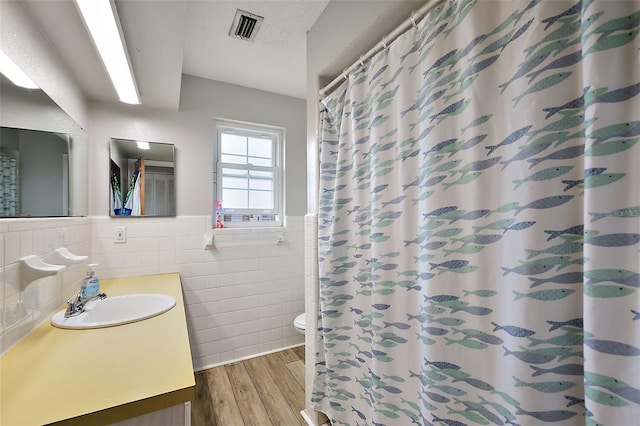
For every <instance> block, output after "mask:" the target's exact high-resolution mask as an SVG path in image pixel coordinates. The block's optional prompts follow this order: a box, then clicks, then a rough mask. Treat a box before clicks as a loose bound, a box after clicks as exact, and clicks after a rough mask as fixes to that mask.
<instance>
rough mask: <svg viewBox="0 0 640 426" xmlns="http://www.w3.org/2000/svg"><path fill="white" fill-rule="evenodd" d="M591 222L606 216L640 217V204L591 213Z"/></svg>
mask: <svg viewBox="0 0 640 426" xmlns="http://www.w3.org/2000/svg"><path fill="white" fill-rule="evenodd" d="M589 215H591V222H595V221H596V220H600V219H603V218H605V217H615V218H629V217H632V218H633V217H640V206H634V207H626V208H623V209H617V210H612V211H608V212H604V213H589Z"/></svg>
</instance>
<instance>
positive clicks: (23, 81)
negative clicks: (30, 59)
mask: <svg viewBox="0 0 640 426" xmlns="http://www.w3.org/2000/svg"><path fill="white" fill-rule="evenodd" d="M0 73H2V74H3V75H4V76H5V77H7V78H8V79H9V80H11V82H12V83H13V84H15V85H16V86H20V87H24V88H25V89H39V88H40V87H38V85H37V84H36V83H34V82H33V80H31V79H30V78H29V77H28V76H27V75H26V74H25V73H24V72H23V71H22V70H21V69H20V68H19V67H18V66H17V65H16V64H15V63H14V62H13V61H12V60H11V59H9V57H8V56H7V55H6V54H5V53H4V52H3V51H2V50H0Z"/></svg>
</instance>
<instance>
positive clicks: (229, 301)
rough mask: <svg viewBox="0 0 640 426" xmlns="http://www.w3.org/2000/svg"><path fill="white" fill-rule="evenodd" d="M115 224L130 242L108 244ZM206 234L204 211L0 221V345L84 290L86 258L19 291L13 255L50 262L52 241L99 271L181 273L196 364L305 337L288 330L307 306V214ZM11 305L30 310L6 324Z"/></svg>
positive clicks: (113, 273)
mask: <svg viewBox="0 0 640 426" xmlns="http://www.w3.org/2000/svg"><path fill="white" fill-rule="evenodd" d="M116 227H125V228H126V236H127V241H126V243H124V244H120V243H115V242H114V235H115V228H116ZM227 231H229V232H227ZM210 232H211V217H210V216H179V217H175V218H127V219H112V218H109V217H89V218H60V219H42V220H40V219H7V220H2V221H0V250H2V252H1V253H0V260H1V261H2V265H0V266H2V268H1V269H0V280H1V283H2V285H1V286H0V300H1V301H2V304H1V305H0V308H1V309H2V312H1V315H0V323H1V324H2V328H1V329H0V352H3V351H5V350H7V349H8V348H9V347H11V346H12V345H13V344H15V343H16V342H17V341H18V340H20V339H21V338H22V337H23V336H24V335H26V334H27V333H28V332H30V331H31V330H32V329H33V328H34V327H35V325H37V324H38V323H39V322H41V321H43V320H44V319H45V318H47V317H48V316H49V315H50V314H51V313H53V312H54V311H55V310H56V309H58V308H59V307H60V306H61V305H62V303H64V301H65V300H66V299H67V298H68V297H70V296H71V295H72V294H73V293H74V292H75V291H77V289H78V288H79V287H80V283H81V281H82V278H83V276H84V273H85V270H86V266H85V265H84V264H82V265H74V266H72V267H70V268H68V269H67V270H66V271H64V272H63V273H61V274H59V275H57V276H55V277H50V278H45V279H41V280H38V281H36V282H34V283H33V284H32V285H30V286H29V287H28V288H27V290H25V291H23V292H20V291H19V284H17V283H18V282H19V259H20V258H21V257H23V256H27V255H31V254H37V255H39V256H41V257H42V258H43V259H44V260H45V261H46V260H47V258H48V257H49V256H50V255H51V254H52V253H53V251H54V250H55V249H56V248H58V247H68V248H69V250H70V251H71V252H72V253H74V254H78V255H88V256H89V260H90V261H91V262H93V263H98V264H99V265H98V266H97V268H96V274H97V275H98V277H101V278H119V277H126V276H137V275H147V274H160V273H168V272H179V273H180V275H181V278H182V284H183V291H184V298H185V304H186V312H187V319H188V322H189V324H188V325H189V332H190V340H191V351H192V354H193V363H194V368H195V369H196V370H202V369H206V368H209V367H211V366H215V365H218V364H221V363H226V362H229V361H232V360H236V359H242V358H246V357H249V356H253V355H257V354H260V353H265V352H270V351H273V350H277V349H282V348H286V347H289V346H293V345H297V344H302V343H304V336H302V335H301V334H299V333H297V332H296V331H295V329H294V327H293V320H294V318H295V317H296V315H298V314H299V313H301V312H303V310H304V281H305V272H304V261H305V255H304V218H303V217H302V216H300V217H287V218H286V227H285V228H281V229H278V230H264V229H245V230H238V229H233V230H224V231H223V233H222V234H217V235H216V241H225V242H227V243H228V242H232V244H224V245H223V244H220V247H216V246H215V245H214V246H213V247H212V248H210V249H205V248H204V236H205V235H206V234H207V233H210ZM280 235H282V236H283V237H284V241H282V242H281V243H279V244H276V241H277V239H278V237H279V236H280ZM23 308H25V309H23ZM17 309H20V310H21V311H22V312H26V314H25V315H23V317H22V319H21V320H20V321H17V322H16V321H14V322H13V323H10V322H11V321H9V320H14V318H15V314H16V310H17Z"/></svg>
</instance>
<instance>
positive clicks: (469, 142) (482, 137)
mask: <svg viewBox="0 0 640 426" xmlns="http://www.w3.org/2000/svg"><path fill="white" fill-rule="evenodd" d="M486 137H487V135H478V136H474V137H472V138H471V139H468V140H466V141H465V142H464V143H463V144H462V145H461V146H460V147H459V148H458V149H456V150H455V151H451V153H450V154H449V158H451V157H452V156H454V155H455V154H457V153H458V152H459V151H464V150H466V149H469V148H473V147H474V146H476V145H478V144H479V143H481V142H482V141H483V140H485V139H486Z"/></svg>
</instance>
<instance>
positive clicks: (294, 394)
mask: <svg viewBox="0 0 640 426" xmlns="http://www.w3.org/2000/svg"><path fill="white" fill-rule="evenodd" d="M195 376H196V398H195V401H194V402H193V404H192V406H191V425H192V426H270V425H274V426H275V425H282V426H296V425H306V423H305V422H304V420H303V419H302V417H301V416H300V411H301V410H303V409H304V346H298V347H296V348H291V349H286V350H284V351H280V352H274V353H272V354H269V355H264V356H260V357H256V358H251V359H247V360H244V361H240V362H236V363H233V364H227V365H223V366H220V367H215V368H211V369H209V370H204V371H199V372H197V373H196V375H195Z"/></svg>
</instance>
